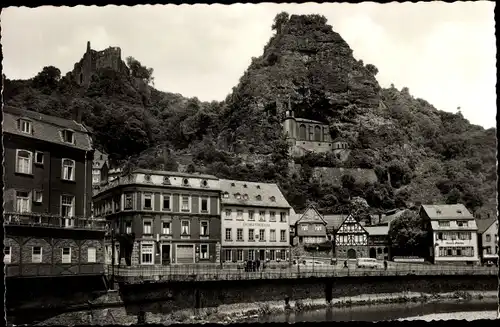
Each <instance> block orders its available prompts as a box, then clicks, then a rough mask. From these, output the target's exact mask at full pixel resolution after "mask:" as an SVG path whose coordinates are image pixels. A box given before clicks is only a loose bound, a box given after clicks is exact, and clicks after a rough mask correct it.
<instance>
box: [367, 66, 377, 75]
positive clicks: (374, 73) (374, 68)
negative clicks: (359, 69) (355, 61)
mask: <svg viewBox="0 0 500 327" xmlns="http://www.w3.org/2000/svg"><path fill="white" fill-rule="evenodd" d="M366 69H367V70H368V71H369V72H370V74H372V75H373V76H376V75H377V73H378V68H377V67H375V65H372V64H368V65H366Z"/></svg>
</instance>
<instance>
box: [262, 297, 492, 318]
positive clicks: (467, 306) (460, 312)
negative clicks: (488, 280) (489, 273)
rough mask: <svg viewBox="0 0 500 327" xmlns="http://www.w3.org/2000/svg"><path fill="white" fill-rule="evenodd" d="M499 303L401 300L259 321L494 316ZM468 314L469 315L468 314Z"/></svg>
mask: <svg viewBox="0 0 500 327" xmlns="http://www.w3.org/2000/svg"><path fill="white" fill-rule="evenodd" d="M497 310H498V302H497V301H495V300H494V299H487V300H470V301H457V300H441V301H440V302H432V303H398V304H375V305H357V306H354V305H353V306H351V307H345V308H326V309H319V310H314V311H305V312H300V313H288V314H286V313H283V314H279V315H272V316H264V317H260V318H259V319H258V322H287V323H294V322H319V321H383V320H401V319H408V320H415V319H422V320H427V321H431V320H433V319H468V320H474V319H495V318H496V313H497ZM465 313H467V314H465Z"/></svg>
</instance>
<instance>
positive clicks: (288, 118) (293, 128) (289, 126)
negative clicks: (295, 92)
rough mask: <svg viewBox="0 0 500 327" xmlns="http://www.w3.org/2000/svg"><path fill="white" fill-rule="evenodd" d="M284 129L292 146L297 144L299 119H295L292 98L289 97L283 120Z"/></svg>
mask: <svg viewBox="0 0 500 327" xmlns="http://www.w3.org/2000/svg"><path fill="white" fill-rule="evenodd" d="M283 130H284V132H285V135H286V136H287V141H288V142H289V143H290V146H295V143H296V141H297V121H296V120H295V113H294V112H293V109H292V105H291V102H290V98H288V108H287V110H286V112H285V119H284V120H283Z"/></svg>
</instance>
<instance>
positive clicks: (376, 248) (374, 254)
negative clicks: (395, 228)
mask: <svg viewBox="0 0 500 327" xmlns="http://www.w3.org/2000/svg"><path fill="white" fill-rule="evenodd" d="M364 229H365V230H366V231H367V232H368V251H369V257H370V258H375V259H378V260H389V259H390V254H389V253H390V247H389V226H364Z"/></svg>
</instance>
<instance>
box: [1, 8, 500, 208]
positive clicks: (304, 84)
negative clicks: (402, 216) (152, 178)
mask: <svg viewBox="0 0 500 327" xmlns="http://www.w3.org/2000/svg"><path fill="white" fill-rule="evenodd" d="M273 30H274V31H275V33H274V35H273V37H272V38H271V39H270V40H269V42H268V44H267V45H266V46H265V48H264V51H263V54H262V56H260V57H259V58H252V63H251V65H250V66H249V67H248V69H247V71H246V72H245V73H244V74H243V76H242V77H241V79H240V82H239V84H238V85H237V86H235V87H234V88H233V90H232V91H231V93H230V94H229V95H228V96H227V98H226V99H225V100H224V101H222V102H211V103H208V102H201V101H199V100H198V99H197V98H191V99H188V98H185V97H183V96H182V95H180V94H172V93H167V92H162V91H159V90H156V89H155V88H154V87H152V86H151V85H148V84H149V82H151V80H152V74H153V73H154V72H153V70H152V69H149V70H148V69H147V68H146V67H143V66H141V65H140V63H139V62H138V61H136V60H134V59H132V58H131V59H129V60H127V64H128V66H129V68H130V74H129V75H125V74H124V73H118V72H116V71H112V70H109V69H104V70H99V71H98V72H97V73H96V74H95V76H94V77H93V79H92V82H91V84H90V86H89V87H88V88H86V89H84V88H80V87H79V86H78V85H76V84H74V83H72V82H71V79H70V78H69V77H68V76H64V77H62V76H61V72H60V71H59V69H57V68H55V67H53V66H50V67H45V68H44V69H43V71H42V72H40V73H39V74H37V75H36V76H34V77H33V78H32V79H29V80H10V79H8V76H7V77H5V78H4V94H3V95H4V102H5V104H7V105H12V106H17V107H22V108H28V109H30V110H35V111H39V112H43V113H47V114H52V115H56V116H61V117H65V118H71V117H72V114H73V112H75V110H77V109H78V110H81V111H82V113H83V121H84V123H85V124H86V125H87V126H89V127H90V128H91V130H92V132H93V135H94V143H95V145H96V146H97V147H98V148H99V149H100V150H103V151H105V152H107V153H109V154H110V157H111V159H112V160H113V162H114V163H115V164H120V165H124V166H125V167H126V168H127V169H130V168H133V167H142V168H155V169H167V170H175V169H177V165H178V161H179V158H181V157H182V156H184V155H190V157H191V158H192V163H191V164H190V165H189V167H188V170H189V171H202V172H206V173H211V174H215V175H217V176H219V177H221V178H234V179H247V180H251V181H274V182H277V183H278V184H279V185H280V187H281V188H282V190H283V191H284V193H285V196H286V197H287V199H288V201H289V202H290V203H291V204H292V205H293V206H294V207H295V209H296V210H301V209H302V208H304V207H305V205H306V204H307V203H309V202H314V203H317V204H318V206H319V208H320V209H321V210H323V211H325V212H326V211H328V212H339V211H343V212H345V211H347V210H349V206H350V205H351V204H352V203H353V199H355V198H358V197H360V198H362V199H364V200H366V202H365V201H354V202H356V203H366V204H367V205H369V206H370V207H371V209H370V210H379V209H384V210H385V209H392V208H395V207H408V206H412V205H415V204H418V203H455V202H463V203H464V204H466V206H467V207H468V208H469V209H470V210H472V211H474V212H476V213H477V214H480V213H483V215H484V214H485V213H486V212H487V211H490V212H491V213H494V212H495V211H496V178H497V176H496V130H495V129H488V130H485V129H483V128H482V127H480V126H475V125H472V124H470V123H469V122H468V121H467V120H466V119H465V118H464V117H463V116H462V115H461V114H460V113H457V114H454V113H448V112H444V111H439V110H437V109H436V108H434V107H433V106H432V105H431V104H429V103H428V102H426V101H425V100H423V99H416V98H414V97H413V96H412V95H411V94H410V91H409V90H408V89H407V88H403V89H402V90H397V89H396V88H394V87H391V88H389V89H383V88H381V87H380V86H379V84H378V82H377V80H376V77H375V76H376V74H377V68H376V67H375V66H373V65H371V64H364V63H363V62H362V61H361V60H356V59H355V58H354V57H353V55H352V50H351V49H350V48H349V45H348V44H347V43H346V42H345V41H344V40H343V39H342V37H341V36H340V35H339V34H337V33H335V32H334V31H333V30H332V28H331V26H329V25H327V22H326V19H325V18H324V17H322V16H319V15H301V16H295V15H293V16H291V17H289V15H288V14H286V13H281V14H279V15H278V16H277V17H276V18H275V21H274V24H273ZM54 65H57V63H54ZM144 72H147V73H146V74H144ZM228 91H230V90H228ZM289 102H290V104H291V107H292V109H293V110H294V111H295V113H296V116H297V117H302V118H309V119H315V120H321V121H325V122H328V123H329V125H330V127H331V133H332V137H337V136H342V137H343V138H345V139H347V140H348V141H349V143H350V144H351V147H352V148H353V150H352V152H351V154H350V157H349V159H348V160H347V161H346V162H344V163H341V162H338V161H337V160H336V158H335V157H334V156H332V155H315V154H311V155H307V156H305V157H303V158H300V159H299V158H290V157H289V156H288V153H287V146H286V143H285V139H284V137H283V133H282V128H281V124H280V121H281V118H282V117H281V114H282V110H283V107H284V106H285V105H288V103H289ZM478 110H480V108H478ZM291 160H296V161H297V163H301V167H302V168H301V170H300V171H298V172H295V173H293V174H292V173H290V172H289V169H288V167H289V164H290V161H291ZM314 166H328V167H344V168H358V167H360V168H372V169H374V170H375V172H376V174H377V177H378V179H379V181H378V182H377V183H375V184H369V185H357V184H356V183H355V182H354V181H353V179H352V178H351V177H350V176H348V175H346V176H344V177H343V178H342V186H338V185H336V186H334V185H332V184H328V183H323V184H319V183H317V182H315V181H314V179H311V178H310V176H311V168H312V167H314ZM358 200H359V199H358Z"/></svg>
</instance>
